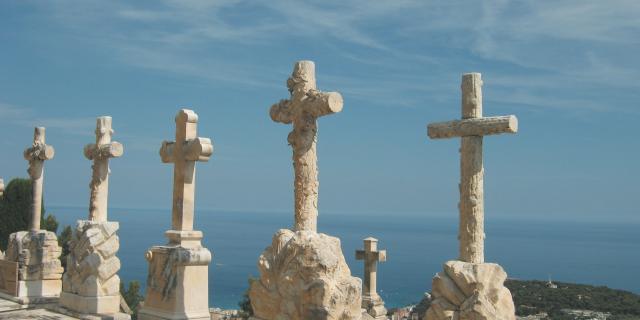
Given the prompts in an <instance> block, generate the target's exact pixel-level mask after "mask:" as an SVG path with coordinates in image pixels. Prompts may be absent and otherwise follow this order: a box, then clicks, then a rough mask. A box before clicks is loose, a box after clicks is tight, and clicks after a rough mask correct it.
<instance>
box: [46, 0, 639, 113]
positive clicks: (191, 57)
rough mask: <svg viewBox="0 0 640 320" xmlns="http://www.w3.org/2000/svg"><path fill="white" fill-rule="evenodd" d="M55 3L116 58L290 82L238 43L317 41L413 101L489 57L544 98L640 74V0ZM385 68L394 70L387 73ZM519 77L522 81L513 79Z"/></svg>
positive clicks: (345, 79) (347, 79)
mask: <svg viewBox="0 0 640 320" xmlns="http://www.w3.org/2000/svg"><path fill="white" fill-rule="evenodd" d="M50 6H51V8H52V12H54V13H53V16H54V17H55V20H56V21H57V22H58V23H62V24H63V25H65V26H66V27H68V28H71V29H73V30H74V31H75V34H77V35H78V37H81V38H82V39H83V40H84V41H88V42H91V43H92V44H93V45H97V46H102V47H105V48H107V49H108V50H106V51H107V52H110V53H113V55H112V57H111V58H114V59H117V60H119V61H121V62H123V63H126V64H129V65H133V66H136V67H141V68H147V69H153V70H161V71H166V72H171V73H176V74H181V75H187V76H193V77H198V78H200V79H204V80H206V81H213V82H234V83H239V84H243V85H249V86H269V87H271V86H278V87H279V86H280V84H281V79H282V76H283V75H284V74H286V73H288V72H289V70H280V69H278V68H276V67H275V66H274V65H273V64H271V63H269V61H268V60H267V61H265V60H263V59H251V60H253V61H246V60H245V61H240V60H237V59H236V60H234V59H233V51H229V50H227V48H235V50H240V51H242V50H243V49H246V50H256V49H255V48H261V49H264V50H272V49H274V48H279V47H283V46H284V47H286V46H287V44H288V43H289V42H291V41H309V42H311V43H318V44H319V45H321V46H322V47H324V48H328V49H329V50H332V51H334V52H335V54H336V55H338V56H340V57H343V58H344V59H346V60H348V61H349V63H354V64H356V65H357V66H358V67H359V68H360V69H361V70H366V71H368V72H369V73H360V74H354V75H348V74H324V75H323V76H324V77H327V78H330V77H334V78H335V79H338V78H339V79H341V81H339V83H342V84H347V86H346V87H345V89H344V91H345V92H347V93H351V94H353V96H355V97H358V98H361V99H372V100H373V99H376V102H378V104H380V103H379V102H381V101H385V98H387V100H390V102H392V101H394V100H395V101H396V102H397V101H398V100H397V98H393V97H400V96H403V97H407V98H405V99H404V100H405V103H406V104H413V103H414V100H415V99H413V98H410V97H409V96H411V95H414V96H415V95H418V96H419V95H420V94H421V93H420V91H423V90H425V88H431V87H434V86H435V87H438V85H437V84H438V83H439V81H438V80H437V79H438V78H440V79H443V78H447V77H450V74H452V73H455V74H454V75H455V76H456V77H457V74H459V73H461V72H464V71H476V70H460V66H461V65H462V66H465V68H474V67H475V68H480V69H481V70H477V71H484V70H482V69H486V68H489V69H490V72H491V74H489V75H487V76H488V77H494V78H495V79H497V81H498V82H500V81H502V86H503V87H505V88H511V89H513V91H514V92H518V95H513V94H511V95H509V96H505V97H503V100H505V101H506V100H508V99H514V98H522V99H525V98H526V97H528V99H526V100H527V101H529V102H531V103H533V104H535V106H538V107H543V108H546V107H548V103H541V102H540V101H539V100H536V99H532V97H533V96H535V95H536V94H539V91H540V90H543V89H544V90H555V91H557V92H560V91H564V92H565V94H570V92H571V91H572V90H575V89H576V88H582V87H584V86H588V87H593V86H596V85H599V86H602V87H606V88H634V89H636V88H638V87H639V86H640V84H638V82H637V81H634V76H635V73H636V72H635V70H637V69H638V65H637V62H636V57H635V55H634V52H638V50H640V38H638V37H637V35H638V34H640V19H637V17H638V16H640V2H638V1H631V0H619V1H618V0H616V1H606V2H605V1H581V0H563V1H554V2H543V1H533V0H528V1H508V0H496V1H485V2H468V1H448V2H435V1H410V0H402V1H392V2H381V1H373V2H372V1H365V0H354V1H322V2H299V1H265V2H253V1H241V0H227V1H176V0H163V1H158V2H154V3H153V4H151V5H149V4H148V3H147V4H142V3H136V2H130V3H124V2H109V3H105V2H101V1H78V0H65V1H56V2H54V3H52V4H50ZM225 52H226V53H225ZM449 52H451V53H453V54H449ZM255 55H256V56H259V55H260V53H259V52H256V53H255ZM265 62H266V63H265ZM496 64H500V65H499V66H498V67H495V65H496ZM486 65H493V67H486ZM416 71H422V72H425V71H426V72H428V73H429V74H419V75H418V76H415V77H414V79H410V80H411V81H407V80H408V79H407V77H406V75H407V73H410V72H416ZM381 74H384V76H385V78H386V79H385V80H376V78H377V77H378V76H380V75H381ZM510 78H520V79H519V80H521V81H514V82H510V81H505V79H510ZM363 79H364V80H363ZM349 84H351V85H349ZM434 84H436V85H434ZM505 92H507V91H506V90H505ZM434 94H437V92H434ZM389 97H391V98H389ZM564 101H565V103H559V104H556V105H554V106H556V107H563V106H566V107H567V108H568V109H574V106H573V105H572V102H576V105H575V107H576V108H578V109H583V110H586V111H597V110H601V111H606V110H612V109H608V108H607V107H606V104H602V103H592V105H591V107H589V106H588V105H589V104H584V103H578V102H580V99H576V98H570V97H568V98H565V99H564ZM402 104H403V103H396V104H395V105H402ZM601 106H604V107H601Z"/></svg>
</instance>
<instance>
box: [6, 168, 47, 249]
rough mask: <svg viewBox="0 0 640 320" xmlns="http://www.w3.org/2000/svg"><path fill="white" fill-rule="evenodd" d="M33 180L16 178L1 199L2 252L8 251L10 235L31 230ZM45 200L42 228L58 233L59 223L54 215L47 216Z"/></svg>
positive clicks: (41, 221)
mask: <svg viewBox="0 0 640 320" xmlns="http://www.w3.org/2000/svg"><path fill="white" fill-rule="evenodd" d="M32 199H33V198H32V194H31V180H30V179H21V178H15V179H12V180H11V181H10V182H9V184H7V186H6V188H5V191H4V195H3V196H2V197H1V198H0V250H3V251H4V250H6V249H7V244H8V242H9V235H10V234H12V233H14V232H17V231H25V230H27V229H28V228H29V220H30V219H31V202H32ZM45 213H46V211H45V208H44V200H43V201H42V215H41V220H40V226H41V227H42V229H44V230H48V231H52V232H54V233H55V232H56V231H57V230H58V221H57V220H56V217H55V216H54V215H47V216H45Z"/></svg>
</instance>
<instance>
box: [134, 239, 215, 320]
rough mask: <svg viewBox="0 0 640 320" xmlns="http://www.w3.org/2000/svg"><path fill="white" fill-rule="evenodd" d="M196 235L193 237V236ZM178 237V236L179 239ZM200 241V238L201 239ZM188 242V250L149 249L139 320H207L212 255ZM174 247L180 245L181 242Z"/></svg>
mask: <svg viewBox="0 0 640 320" xmlns="http://www.w3.org/2000/svg"><path fill="white" fill-rule="evenodd" d="M194 234H195V233H194ZM179 236H180V235H179V234H178V237H179ZM200 237H201V236H200ZM197 238H198V235H197V234H195V235H193V237H191V238H189V239H188V240H189V247H183V246H181V245H177V244H170V245H167V246H155V247H152V248H151V249H150V250H149V251H148V252H147V254H146V258H147V260H148V261H149V274H148V276H147V289H146V297H145V300H144V305H143V306H142V308H140V310H139V311H138V319H140V320H151V319H153V320H156V319H172V320H177V319H181V320H182V319H185V320H186V319H207V320H208V319H210V318H211V315H210V313H209V263H210V262H211V252H210V251H209V250H207V249H206V248H204V247H202V246H201V245H197V244H195V243H194V241H198V243H199V238H198V239H197ZM174 243H180V239H177V240H175V242H174Z"/></svg>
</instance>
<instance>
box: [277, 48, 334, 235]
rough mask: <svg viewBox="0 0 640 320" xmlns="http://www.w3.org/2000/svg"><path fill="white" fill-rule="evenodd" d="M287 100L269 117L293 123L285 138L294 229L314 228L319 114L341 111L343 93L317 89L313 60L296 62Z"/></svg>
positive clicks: (315, 229)
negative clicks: (290, 158)
mask: <svg viewBox="0 0 640 320" xmlns="http://www.w3.org/2000/svg"><path fill="white" fill-rule="evenodd" d="M287 87H288V88H289V92H290V93H291V98H290V99H289V100H280V102H278V103H277V104H274V105H272V106H271V109H270V112H269V113H270V115H271V119H272V120H273V121H275V122H281V123H285V124H289V123H293V131H291V132H290V133H289V136H288V137H287V141H288V142H289V144H290V145H291V147H292V148H293V167H294V174H295V180H294V198H295V225H294V229H295V230H296V231H301V230H309V231H314V232H315V231H317V229H318V228H317V223H318V184H319V183H318V164H317V161H318V158H317V154H316V142H317V131H318V124H317V119H318V118H319V117H321V116H324V115H328V114H333V113H336V112H340V111H342V106H343V101H342V96H341V95H340V93H338V92H320V91H318V90H317V89H316V76H315V65H314V63H313V62H312V61H298V62H296V64H295V65H294V68H293V73H292V74H291V77H289V79H288V80H287Z"/></svg>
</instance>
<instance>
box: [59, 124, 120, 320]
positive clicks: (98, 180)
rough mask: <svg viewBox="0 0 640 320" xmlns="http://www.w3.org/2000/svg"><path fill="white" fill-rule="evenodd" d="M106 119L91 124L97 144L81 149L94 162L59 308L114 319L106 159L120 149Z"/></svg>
mask: <svg viewBox="0 0 640 320" xmlns="http://www.w3.org/2000/svg"><path fill="white" fill-rule="evenodd" d="M111 122H112V120H111V117H107V116H105V117H99V118H98V119H97V121H96V131H95V133H96V143H95V144H88V145H87V146H85V148H84V155H85V157H86V158H87V159H89V160H92V161H93V165H92V176H91V182H90V184H89V190H90V197H89V198H90V200H89V217H88V219H87V220H78V222H77V224H76V230H75V232H74V234H73V237H72V239H71V243H70V246H69V251H70V252H69V254H68V256H67V270H66V271H65V273H64V275H63V278H62V294H61V295H60V305H61V306H62V307H64V308H66V309H69V310H71V311H73V312H76V313H79V314H82V315H90V314H99V315H103V316H104V317H110V318H115V317H117V318H118V319H121V318H125V317H127V316H126V315H124V314H119V313H120V277H118V274H117V273H118V271H119V270H120V259H118V257H117V256H116V253H117V252H118V249H119V248H120V240H119V238H118V235H117V233H116V232H117V231H118V228H119V224H118V222H113V221H108V220H107V217H108V214H107V212H108V210H107V202H108V201H107V200H108V197H109V174H110V173H111V171H110V169H109V159H110V158H116V157H120V156H122V153H123V146H122V144H120V143H119V142H115V141H111V136H112V135H113V129H112V128H111Z"/></svg>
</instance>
